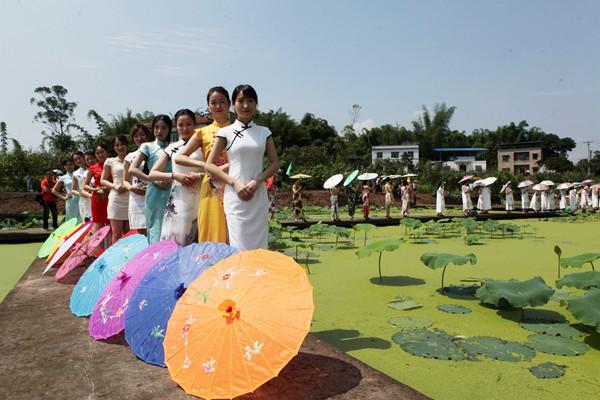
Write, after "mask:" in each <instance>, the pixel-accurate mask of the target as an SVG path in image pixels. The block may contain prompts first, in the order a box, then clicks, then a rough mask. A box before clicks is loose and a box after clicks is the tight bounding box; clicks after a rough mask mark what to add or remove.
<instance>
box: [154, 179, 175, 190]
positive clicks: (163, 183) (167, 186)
mask: <svg viewBox="0 0 600 400" xmlns="http://www.w3.org/2000/svg"><path fill="white" fill-rule="evenodd" d="M154 184H155V185H156V187H157V188H159V189H160V190H168V189H171V182H170V181H156V182H154Z"/></svg>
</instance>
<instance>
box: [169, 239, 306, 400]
mask: <svg viewBox="0 0 600 400" xmlns="http://www.w3.org/2000/svg"><path fill="white" fill-rule="evenodd" d="M312 291H313V290H312V286H311V284H310V282H309V281H308V278H307V277H306V274H305V273H304V271H303V270H302V267H300V266H299V265H298V264H297V263H296V262H295V261H294V260H293V259H292V258H291V257H287V256H285V255H283V254H279V253H275V252H272V251H268V250H262V249H259V250H251V251H244V252H241V253H239V254H236V255H234V256H232V257H229V258H226V259H224V260H222V261H221V262H219V263H217V264H215V265H214V266H213V267H212V268H210V269H208V270H206V271H205V272H204V273H203V274H202V275H201V276H200V277H199V278H198V279H197V280H195V281H194V282H193V283H192V284H191V285H190V287H189V289H188V290H187V291H186V293H185V294H184V295H183V297H182V298H181V299H180V300H179V302H178V303H177V306H176V307H175V311H173V315H172V316H171V319H170V320H169V325H168V327H167V332H166V337H165V344H164V346H165V360H166V363H167V367H168V368H169V373H170V374H171V377H172V378H173V379H174V380H175V382H177V383H178V384H179V385H180V386H181V387H182V388H183V389H184V390H185V391H186V392H187V393H189V394H192V395H195V396H200V397H202V398H204V399H216V398H218V399H221V398H228V399H230V398H233V397H236V396H240V395H242V394H244V393H249V392H252V391H254V390H255V389H256V388H258V387H259V386H261V385H262V384H263V383H265V382H267V381H268V380H270V379H272V378H274V377H275V376H277V375H278V374H279V372H280V371H281V370H282V369H283V367H285V365H286V364H287V363H288V362H289V361H290V360H291V359H292V358H293V357H294V356H295V355H296V354H298V351H299V349H300V345H301V344H302V342H303V340H304V337H305V336H306V334H307V333H308V330H309V329H310V323H311V320H312V314H313V309H314V306H313V299H312ZM198 292H200V293H208V296H207V297H206V298H200V299H199V298H198V296H197V294H196V293H198ZM278 294H279V295H278Z"/></svg>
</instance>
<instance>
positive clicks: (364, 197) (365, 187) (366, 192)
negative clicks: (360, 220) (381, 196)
mask: <svg viewBox="0 0 600 400" xmlns="http://www.w3.org/2000/svg"><path fill="white" fill-rule="evenodd" d="M370 191H371V188H370V187H369V185H368V184H366V183H365V184H364V185H363V187H362V194H361V195H360V199H361V200H362V203H363V207H362V208H363V217H364V219H365V221H366V220H368V219H369V192H370Z"/></svg>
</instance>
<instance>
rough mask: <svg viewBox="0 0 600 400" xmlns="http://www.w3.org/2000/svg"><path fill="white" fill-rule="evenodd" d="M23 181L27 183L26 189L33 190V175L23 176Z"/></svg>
mask: <svg viewBox="0 0 600 400" xmlns="http://www.w3.org/2000/svg"><path fill="white" fill-rule="evenodd" d="M25 183H26V184H27V191H28V192H33V175H31V174H27V176H26V177H25Z"/></svg>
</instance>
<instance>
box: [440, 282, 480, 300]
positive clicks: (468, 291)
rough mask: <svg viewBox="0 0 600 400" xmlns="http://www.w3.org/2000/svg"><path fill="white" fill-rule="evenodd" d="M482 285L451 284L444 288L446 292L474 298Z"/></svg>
mask: <svg viewBox="0 0 600 400" xmlns="http://www.w3.org/2000/svg"><path fill="white" fill-rule="evenodd" d="M480 287H481V285H450V286H448V287H446V288H444V293H447V294H451V295H453V296H459V297H466V298H469V297H470V298H474V297H475V292H477V289H479V288H480Z"/></svg>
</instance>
